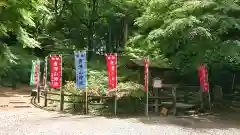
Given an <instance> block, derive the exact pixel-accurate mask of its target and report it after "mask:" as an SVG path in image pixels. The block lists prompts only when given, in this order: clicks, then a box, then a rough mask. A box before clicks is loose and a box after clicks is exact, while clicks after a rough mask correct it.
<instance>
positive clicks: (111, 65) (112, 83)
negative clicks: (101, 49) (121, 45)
mask: <svg viewBox="0 0 240 135" xmlns="http://www.w3.org/2000/svg"><path fill="white" fill-rule="evenodd" d="M106 60H107V69H108V89H109V90H111V89H115V88H117V55H106Z"/></svg>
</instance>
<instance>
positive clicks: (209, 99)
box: [206, 64, 212, 110]
mask: <svg viewBox="0 0 240 135" xmlns="http://www.w3.org/2000/svg"><path fill="white" fill-rule="evenodd" d="M206 72H207V75H209V74H208V67H207V64H206ZM207 83H208V104H209V109H210V110H212V107H211V97H210V89H209V80H208V76H207Z"/></svg>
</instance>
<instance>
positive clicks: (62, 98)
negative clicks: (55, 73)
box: [60, 54, 64, 111]
mask: <svg viewBox="0 0 240 135" xmlns="http://www.w3.org/2000/svg"><path fill="white" fill-rule="evenodd" d="M60 58H61V81H60V93H61V100H62V101H61V102H62V104H61V103H60V104H61V105H60V110H61V111H63V108H64V107H63V106H64V95H63V94H64V93H63V90H62V61H63V59H62V54H61V55H60Z"/></svg>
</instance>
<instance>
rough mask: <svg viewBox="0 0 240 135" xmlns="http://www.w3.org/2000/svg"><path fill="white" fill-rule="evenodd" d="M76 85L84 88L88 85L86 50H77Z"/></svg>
mask: <svg viewBox="0 0 240 135" xmlns="http://www.w3.org/2000/svg"><path fill="white" fill-rule="evenodd" d="M74 55H75V65H76V87H77V88H78V89H84V88H86V85H87V70H86V52H85V51H84V52H75V53H74Z"/></svg>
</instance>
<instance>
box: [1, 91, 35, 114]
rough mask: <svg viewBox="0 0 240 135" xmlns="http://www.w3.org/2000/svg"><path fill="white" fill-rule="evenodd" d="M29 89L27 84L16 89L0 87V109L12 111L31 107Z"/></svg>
mask: <svg viewBox="0 0 240 135" xmlns="http://www.w3.org/2000/svg"><path fill="white" fill-rule="evenodd" d="M30 92H31V89H30V88H29V87H27V86H25V87H21V88H20V89H17V90H12V89H11V88H6V87H0V101H1V102H0V111H12V110H19V109H24V108H32V107H33V106H32V105H31V104H30V99H31V96H30Z"/></svg>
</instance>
